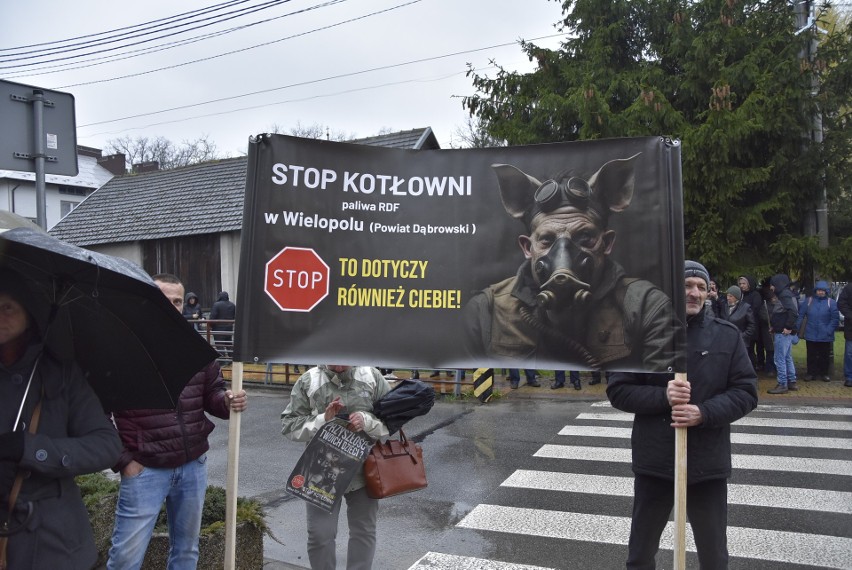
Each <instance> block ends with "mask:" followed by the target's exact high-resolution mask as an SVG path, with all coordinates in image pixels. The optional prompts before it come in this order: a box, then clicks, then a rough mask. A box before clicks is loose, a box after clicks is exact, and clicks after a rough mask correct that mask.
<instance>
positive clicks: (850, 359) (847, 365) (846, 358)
mask: <svg viewBox="0 0 852 570" xmlns="http://www.w3.org/2000/svg"><path fill="white" fill-rule="evenodd" d="M843 376H845V377H846V380H847V381H852V340H847V341H846V351H845V352H844V353H843Z"/></svg>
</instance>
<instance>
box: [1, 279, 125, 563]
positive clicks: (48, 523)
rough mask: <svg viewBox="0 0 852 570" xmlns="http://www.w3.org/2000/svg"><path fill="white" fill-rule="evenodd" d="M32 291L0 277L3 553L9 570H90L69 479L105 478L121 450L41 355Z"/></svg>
mask: <svg viewBox="0 0 852 570" xmlns="http://www.w3.org/2000/svg"><path fill="white" fill-rule="evenodd" d="M31 291H32V286H31V285H28V284H27V282H26V281H25V279H24V278H22V277H21V275H20V274H18V273H17V272H14V271H11V270H9V269H0V524H7V525H8V531H7V534H8V536H7V537H2V538H0V551H4V552H5V559H4V561H5V563H6V564H8V568H11V569H13V570H17V569H30V568H72V569H89V568H92V567H93V566H94V565H95V562H96V561H97V556H98V553H97V548H96V546H95V539H94V536H93V534H92V526H91V524H90V523H89V515H88V513H87V512H86V507H85V506H84V505H83V501H82V499H81V497H80V490H79V489H78V487H77V485H76V483H75V482H74V477H75V476H76V475H81V474H83V473H94V472H97V471H101V470H102V469H106V468H108V467H109V466H110V465H112V464H113V463H114V462H115V460H116V459H117V458H118V455H119V453H120V452H121V442H120V441H119V439H118V433H117V432H116V431H115V428H114V427H113V425H112V424H111V423H110V421H109V419H108V418H107V417H106V415H105V414H104V411H103V408H102V407H101V403H100V401H98V398H97V396H96V395H95V393H94V392H93V391H92V388H91V386H90V385H89V383H88V382H87V381H86V379H85V378H84V377H83V373H82V372H81V370H80V368H79V367H78V366H77V365H76V364H75V363H73V362H64V361H62V360H60V359H59V358H57V357H56V356H54V354H53V353H52V352H51V351H50V349H49V348H45V346H44V344H43V339H42V335H43V334H44V330H45V327H46V325H47V320H46V315H47V314H48V310H49V308H48V307H47V304H46V303H44V305H43V306H42V305H41V304H39V303H38V301H36V299H35V298H34V297H33V295H32V293H31ZM30 378H32V384H31V385H30V387H29V392H27V395H26V402H24V403H23V411H22V413H21V416H20V421H19V425H18V427H17V429H15V430H13V427H14V425H15V423H16V421H17V417H18V412H19V410H20V408H21V405H22V402H23V399H24V397H25V392H26V391H27V385H28V384H29V380H30ZM39 401H41V409H40V415H39V419H38V426H37V429H36V432H35V433H30V432H29V425H30V424H31V423H35V420H34V419H33V416H34V413H35V409H36V407H37V405H38V402H39ZM18 474H21V475H22V479H21V483H20V485H21V486H20V491H19V492H18V495H17V498H16V500H15V503H14V507H13V508H12V512H11V513H10V512H9V502H10V501H9V499H10V496H11V495H12V494H13V492H12V489H13V486H14V484H15V480H16V478H17V476H18ZM30 508H31V509H32V511H31V513H32V514H31V516H30V515H29V514H28V513H29V512H30ZM28 517H29V519H28ZM2 556H3V555H0V557H2Z"/></svg>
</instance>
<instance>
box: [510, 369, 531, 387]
mask: <svg viewBox="0 0 852 570" xmlns="http://www.w3.org/2000/svg"><path fill="white" fill-rule="evenodd" d="M524 376H526V378H527V382H535V370H530V369H524ZM520 381H521V371H520V370H519V369H517V368H509V382H511V383H512V384H517V383H518V382H520Z"/></svg>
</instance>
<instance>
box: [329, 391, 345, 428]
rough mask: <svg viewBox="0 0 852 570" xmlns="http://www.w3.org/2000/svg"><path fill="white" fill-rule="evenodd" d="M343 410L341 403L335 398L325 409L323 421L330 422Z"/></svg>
mask: <svg viewBox="0 0 852 570" xmlns="http://www.w3.org/2000/svg"><path fill="white" fill-rule="evenodd" d="M342 409H343V402H342V401H341V400H340V396H337V397H336V398H335V399H333V400H332V401H331V402H330V403H329V404H328V405H327V406H326V407H325V421H327V422H330V421H331V420H332V419H334V416H336V415H337V414H339V413H340V410H342Z"/></svg>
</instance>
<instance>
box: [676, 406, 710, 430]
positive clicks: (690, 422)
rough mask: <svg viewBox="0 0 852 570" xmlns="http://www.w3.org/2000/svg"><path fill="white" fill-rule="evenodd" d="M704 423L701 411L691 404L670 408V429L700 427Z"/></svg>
mask: <svg viewBox="0 0 852 570" xmlns="http://www.w3.org/2000/svg"><path fill="white" fill-rule="evenodd" d="M703 421H704V418H703V417H702V416H701V410H700V409H699V408H698V406H695V405H693V404H678V405H676V406H673V407H672V427H675V428H684V427H693V426H697V425H700V424H701V422H703Z"/></svg>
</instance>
